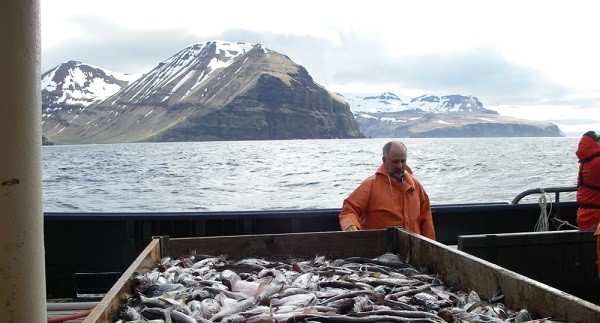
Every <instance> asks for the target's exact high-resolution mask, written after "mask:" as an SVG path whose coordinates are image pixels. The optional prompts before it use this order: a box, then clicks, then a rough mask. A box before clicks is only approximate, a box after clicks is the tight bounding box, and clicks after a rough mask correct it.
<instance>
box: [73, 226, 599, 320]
mask: <svg viewBox="0 0 600 323" xmlns="http://www.w3.org/2000/svg"><path fill="white" fill-rule="evenodd" d="M161 241H162V243H161ZM191 249H195V250H196V252H198V253H201V254H212V255H221V254H227V255H228V256H229V257H230V258H246V257H276V258H282V259H283V258H288V257H290V256H293V257H301V258H305V257H306V258H310V257H315V256H317V255H319V256H326V257H328V258H341V257H353V256H356V257H376V256H379V255H381V254H383V253H385V252H386V251H390V252H394V253H398V254H399V255H400V257H401V258H403V259H407V260H408V261H409V262H410V263H411V264H412V265H413V266H414V267H416V268H422V267H424V266H429V267H430V268H432V269H433V270H434V271H435V272H437V273H439V274H441V275H442V276H443V280H444V282H445V283H446V284H447V285H448V286H452V287H455V288H459V289H462V290H464V291H471V290H474V291H476V292H477V293H479V295H480V296H481V297H483V298H486V299H490V298H491V297H492V296H493V295H494V294H495V293H496V292H497V290H498V288H501V290H502V292H503V294H504V295H505V296H504V302H505V304H506V305H507V306H508V307H510V308H515V309H517V308H526V309H528V310H529V311H532V312H536V313H538V314H540V315H542V316H544V317H551V318H554V319H561V320H568V321H570V322H600V306H598V305H595V304H592V303H590V302H587V301H584V300H582V299H580V298H577V297H575V296H572V295H570V294H567V293H565V292H562V291H560V290H558V289H555V288H552V287H550V286H547V285H545V284H542V283H540V282H537V281H535V280H532V279H530V278H527V277H525V276H522V275H519V274H517V273H515V272H512V271H509V270H507V269H504V268H502V267H500V266H497V265H494V264H492V263H490V262H487V261H485V260H482V259H480V258H477V257H474V256H472V255H469V254H467V253H464V252H462V251H459V250H456V249H451V248H449V247H447V246H445V245H443V244H441V243H438V242H436V241H432V240H430V239H427V238H424V237H422V236H418V235H415V234H412V233H409V232H406V231H403V230H401V229H397V228H388V229H387V230H370V231H355V232H319V233H293V234H269V235H247V236H221V237H202V238H177V239H169V238H166V237H163V238H157V239H153V240H152V241H151V242H150V243H149V244H148V246H147V247H146V249H145V250H144V251H143V252H142V253H141V254H140V255H139V257H138V258H137V259H136V260H135V261H134V262H133V263H132V264H131V266H130V267H129V268H128V269H127V270H126V271H125V273H124V274H123V275H122V276H121V278H119V280H118V281H117V282H116V283H115V285H114V286H113V287H112V288H111V289H110V291H109V292H108V293H107V294H106V296H105V297H104V298H103V299H102V301H100V303H99V304H98V305H97V306H96V307H95V308H94V310H93V311H92V313H91V314H90V315H89V316H88V317H87V319H86V320H85V321H84V322H113V321H114V320H115V319H116V318H117V317H118V315H119V312H120V311H121V309H122V306H123V304H124V303H125V301H126V294H127V293H128V292H129V291H130V288H131V283H130V281H129V278H130V277H131V276H132V275H133V274H134V273H135V272H137V273H144V272H147V271H150V270H152V269H153V268H155V267H156V265H157V261H158V260H159V259H160V258H161V257H164V256H167V255H168V256H171V257H177V256H180V255H184V254H187V252H188V250H191Z"/></svg>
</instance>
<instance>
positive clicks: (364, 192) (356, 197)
mask: <svg viewBox="0 0 600 323" xmlns="http://www.w3.org/2000/svg"><path fill="white" fill-rule="evenodd" d="M371 186H372V181H371V180H369V179H367V180H365V181H364V182H362V184H360V186H358V188H357V189H356V190H354V192H352V193H351V194H350V196H348V198H346V199H345V200H344V204H343V205H342V211H341V212H340V215H339V221H340V228H341V229H342V231H354V230H361V229H362V223H363V222H364V218H363V217H364V216H365V214H366V210H367V205H368V203H369V195H370V192H371ZM353 227H354V228H353Z"/></svg>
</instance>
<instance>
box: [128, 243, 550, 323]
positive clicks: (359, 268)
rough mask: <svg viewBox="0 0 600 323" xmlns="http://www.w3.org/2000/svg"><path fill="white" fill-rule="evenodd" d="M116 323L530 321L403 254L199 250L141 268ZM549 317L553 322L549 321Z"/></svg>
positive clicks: (527, 315) (525, 313)
mask: <svg viewBox="0 0 600 323" xmlns="http://www.w3.org/2000/svg"><path fill="white" fill-rule="evenodd" d="M131 279H132V293H131V296H130V297H129V298H128V300H127V302H126V304H125V305H124V307H123V309H122V312H121V313H120V318H119V320H118V322H175V323H178V322H186V323H187V322H194V323H196V322H526V321H530V320H532V316H533V315H532V314H530V313H529V312H528V311H527V310H525V309H522V310H511V309H509V308H506V307H505V306H504V305H503V304H502V303H501V302H500V300H501V299H502V295H497V296H495V297H494V299H491V300H482V299H480V297H479V296H478V295H477V293H475V292H470V293H466V292H462V291H459V290H454V289H453V288H449V287H446V286H445V285H444V283H443V282H442V281H441V280H440V278H439V277H437V276H436V275H435V274H433V273H428V272H427V270H417V269H415V268H413V267H411V266H410V265H409V264H408V263H406V262H404V261H402V260H401V259H400V258H399V257H398V256H397V255H395V254H392V253H386V254H383V255H381V256H379V257H376V258H373V259H369V258H361V257H351V258H343V259H331V260H329V259H326V258H325V257H323V256H316V257H315V258H314V259H286V260H266V259H258V258H245V259H238V260H228V259H227V257H226V256H208V255H199V254H194V253H193V252H192V253H190V254H189V255H186V256H183V257H179V258H178V259H171V258H168V257H166V258H163V259H161V261H160V263H159V264H158V266H157V267H156V268H155V269H154V270H153V271H151V272H148V273H144V274H136V275H135V276H134V277H132V278H131ZM545 321H546V322H549V321H548V320H545Z"/></svg>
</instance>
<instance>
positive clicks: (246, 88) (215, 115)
mask: <svg viewBox="0 0 600 323" xmlns="http://www.w3.org/2000/svg"><path fill="white" fill-rule="evenodd" d="M46 112H48V113H46V114H45V118H44V124H43V127H44V135H46V136H47V137H48V138H49V139H50V140H52V141H54V142H57V143H113V142H139V141H203V140H260V139H317V138H360V137H363V135H362V133H361V132H360V131H359V130H358V125H357V123H356V121H355V119H354V117H353V115H352V113H351V111H350V109H349V106H348V104H347V103H346V102H344V101H343V100H341V99H340V98H339V97H338V96H337V95H335V94H332V93H330V92H328V91H327V90H326V89H325V88H323V87H321V86H320V85H318V84H316V83H315V82H314V81H313V80H312V78H311V77H310V75H309V74H308V72H307V71H306V70H305V69H304V68H303V67H302V66H300V65H297V64H295V63H294V62H293V61H291V60H290V59H289V58H288V57H287V56H285V55H282V54H279V53H277V52H274V51H271V50H269V49H267V48H265V47H263V46H261V45H250V44H245V43H228V42H220V41H218V42H207V43H205V44H195V45H192V46H189V47H187V48H185V49H184V50H182V51H180V52H179V53H177V54H175V55H174V56H172V57H171V58H169V59H167V60H166V61H165V62H162V63H160V64H159V65H158V66H157V67H156V68H154V69H153V70H151V71H150V72H148V73H146V74H144V75H143V76H142V77H140V78H139V79H137V80H136V81H135V82H132V83H131V84H128V85H127V86H125V87H123V88H122V89H121V90H120V91H118V92H117V93H115V94H114V95H111V96H109V97H107V98H105V99H104V100H102V101H100V102H95V103H92V104H90V105H88V106H85V105H79V106H71V107H69V108H62V109H55V110H54V111H51V112H50V111H46Z"/></svg>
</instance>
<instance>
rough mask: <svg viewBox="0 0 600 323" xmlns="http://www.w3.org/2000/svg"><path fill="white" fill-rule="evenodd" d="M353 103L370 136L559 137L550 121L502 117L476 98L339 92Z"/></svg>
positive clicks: (363, 129) (362, 127)
mask: <svg viewBox="0 0 600 323" xmlns="http://www.w3.org/2000/svg"><path fill="white" fill-rule="evenodd" d="M338 95H340V96H342V97H343V98H344V99H345V100H346V101H347V102H348V103H349V105H350V109H351V110H352V111H353V113H354V117H355V119H356V120H357V122H358V124H359V128H360V130H361V131H362V132H363V133H364V134H365V135H367V136H369V137H385V138H392V137H416V138H424V137H435V138H439V137H560V136H563V135H564V134H563V133H562V132H561V131H560V129H559V128H558V126H556V125H555V124H553V123H550V122H544V121H531V120H525V119H519V118H513V117H508V116H500V115H498V113H497V112H496V111H494V110H491V109H486V108H484V106H483V103H481V102H480V101H479V100H478V99H477V98H476V97H474V96H464V95H442V96H439V95H422V96H418V97H415V98H407V97H400V96H398V95H396V94H394V93H392V92H384V93H381V94H379V95H354V94H338Z"/></svg>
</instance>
